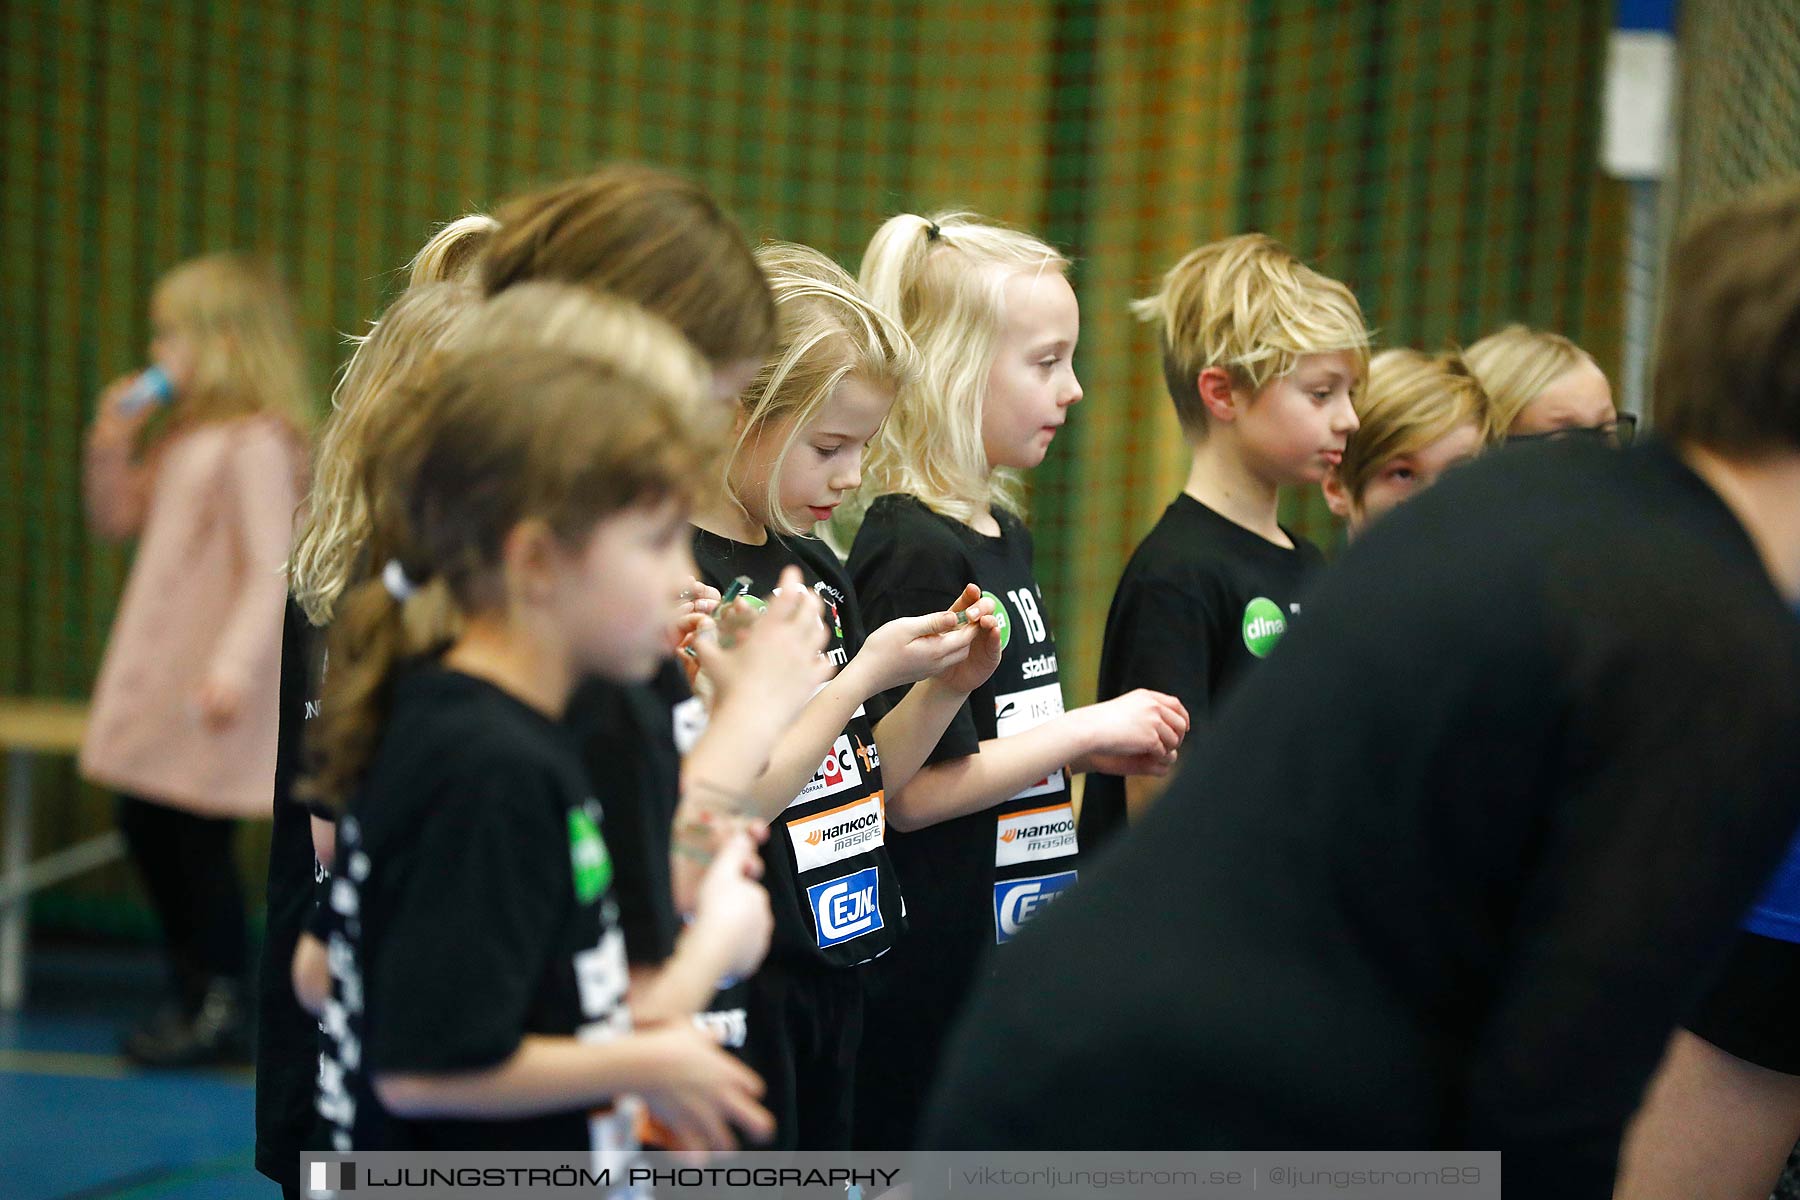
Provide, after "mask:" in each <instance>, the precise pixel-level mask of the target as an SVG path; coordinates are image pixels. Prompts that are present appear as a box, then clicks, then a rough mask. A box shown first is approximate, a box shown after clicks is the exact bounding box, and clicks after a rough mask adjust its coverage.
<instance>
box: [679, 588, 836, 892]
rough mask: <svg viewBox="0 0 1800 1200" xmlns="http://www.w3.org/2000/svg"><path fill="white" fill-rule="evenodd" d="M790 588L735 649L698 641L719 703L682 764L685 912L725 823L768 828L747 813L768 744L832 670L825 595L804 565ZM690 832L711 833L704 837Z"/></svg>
mask: <svg viewBox="0 0 1800 1200" xmlns="http://www.w3.org/2000/svg"><path fill="white" fill-rule="evenodd" d="M781 589H782V594H781V595H779V596H777V597H775V599H774V600H773V601H772V602H771V603H770V605H769V611H768V612H766V613H764V614H763V615H762V616H761V617H759V618H757V619H756V620H754V621H749V622H743V623H741V626H742V627H741V628H740V629H739V630H738V631H737V632H736V634H735V641H734V642H733V644H732V646H731V647H730V648H729V649H727V648H726V647H725V646H724V645H722V644H721V643H720V641H719V639H718V638H717V637H714V636H712V635H711V633H710V631H709V632H707V633H703V634H702V635H701V636H700V637H699V638H697V639H695V640H694V641H693V642H692V643H691V645H692V648H693V649H694V651H695V653H696V655H697V657H698V660H699V662H700V664H701V667H702V669H703V670H704V672H705V679H706V684H707V687H708V689H709V690H710V692H711V695H712V703H711V706H710V707H711V712H710V714H709V716H708V719H707V724H706V730H705V732H703V733H702V734H701V735H700V737H699V738H698V739H697V740H696V741H695V742H694V745H693V746H692V747H691V748H690V749H689V750H688V752H687V754H686V756H685V757H683V759H682V761H681V801H680V803H679V805H678V806H677V808H676V812H675V834H676V836H675V842H674V848H673V851H672V855H671V876H672V880H673V885H674V890H675V907H676V910H677V911H678V912H682V913H688V912H692V911H694V908H695V905H696V903H697V898H698V895H699V889H700V884H701V879H702V874H703V872H704V871H705V869H706V867H707V865H708V864H709V863H710V862H711V860H712V856H713V853H714V852H715V850H717V849H718V848H719V847H720V846H721V845H722V844H723V841H724V836H723V835H724V834H725V833H726V832H729V831H728V830H727V829H726V826H725V825H724V824H723V820H724V819H725V818H735V819H736V820H738V821H739V822H740V823H741V822H743V821H745V820H746V819H749V820H751V822H752V824H753V825H755V826H757V827H761V826H762V825H764V824H766V822H762V821H760V820H754V819H753V818H748V817H747V815H746V814H747V813H748V810H749V809H750V807H751V802H750V800H749V798H748V789H749V786H750V782H751V781H752V780H754V779H756V778H757V777H758V776H760V775H761V774H762V773H763V772H764V771H765V770H767V768H768V763H769V747H770V746H771V745H772V744H773V743H774V742H775V740H776V739H777V738H778V737H779V736H780V734H781V731H782V730H784V729H785V728H786V727H787V725H788V724H789V722H791V721H792V720H793V719H794V716H795V715H796V714H797V713H798V712H799V711H800V709H801V708H802V706H804V705H805V704H806V702H807V698H808V697H810V696H811V695H812V694H813V693H814V692H815V691H816V690H817V689H818V688H819V686H820V685H821V684H822V683H824V682H825V680H826V672H827V671H828V670H829V669H830V664H829V663H828V662H827V661H826V660H825V658H824V657H823V655H821V654H820V651H822V650H823V649H824V648H825V639H826V631H825V623H824V620H823V618H822V616H821V615H820V613H819V610H818V608H817V605H818V598H817V597H816V596H814V595H813V593H812V592H811V591H810V590H809V589H807V588H806V587H805V586H804V585H803V584H802V582H801V576H800V570H799V568H798V567H789V568H788V570H787V571H784V572H783V573H782V577H781ZM807 601H811V603H812V605H813V607H811V608H808V607H807V606H806V602H807ZM726 619H727V621H729V620H730V615H729V614H726ZM822 756H823V752H821V757H822ZM814 766H815V767H816V766H817V764H816V763H815V764H814ZM797 790H798V789H796V791H797ZM684 831H705V836H704V837H698V838H696V837H690V836H685V835H684Z"/></svg>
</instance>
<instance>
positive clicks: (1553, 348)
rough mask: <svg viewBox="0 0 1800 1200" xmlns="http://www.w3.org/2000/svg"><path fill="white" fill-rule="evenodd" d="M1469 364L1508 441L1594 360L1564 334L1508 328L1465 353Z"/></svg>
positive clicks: (1481, 341)
mask: <svg viewBox="0 0 1800 1200" xmlns="http://www.w3.org/2000/svg"><path fill="white" fill-rule="evenodd" d="M1463 361H1464V362H1466V363H1468V364H1469V370H1470V371H1472V372H1474V374H1475V378H1476V379H1477V380H1479V381H1480V383H1481V388H1482V390H1483V391H1485V392H1486V393H1487V395H1488V402H1489V403H1490V404H1491V405H1493V409H1494V425H1495V427H1496V428H1497V429H1498V430H1499V431H1500V435H1501V436H1502V437H1504V436H1505V435H1506V432H1507V431H1508V430H1510V429H1511V428H1512V427H1513V423H1514V422H1515V421H1517V420H1518V419H1519V415H1520V414H1521V413H1523V412H1524V411H1525V409H1526V408H1527V407H1528V406H1529V405H1530V404H1531V402H1532V401H1533V400H1536V399H1537V398H1538V395H1539V393H1541V392H1542V391H1543V390H1544V389H1545V388H1547V387H1549V386H1550V385H1551V384H1553V383H1555V382H1556V381H1557V380H1558V379H1561V378H1562V377H1563V376H1564V375H1567V374H1568V373H1569V372H1570V371H1573V370H1574V369H1575V368H1576V367H1579V366H1581V365H1582V364H1583V363H1591V362H1593V361H1594V360H1593V359H1592V358H1591V357H1590V356H1589V355H1588V353H1587V351H1585V350H1583V349H1582V348H1581V347H1580V346H1577V345H1576V344H1575V343H1574V342H1572V341H1570V340H1569V339H1568V338H1566V337H1564V336H1563V335H1562V334H1560V333H1551V332H1549V331H1548V330H1543V329H1529V328H1527V327H1526V326H1524V325H1508V326H1507V327H1506V328H1504V329H1501V330H1498V331H1496V332H1494V333H1490V334H1488V335H1487V336H1486V337H1484V338H1482V339H1481V340H1480V341H1479V342H1476V343H1475V344H1474V345H1473V346H1470V347H1469V348H1468V349H1467V350H1465V351H1463Z"/></svg>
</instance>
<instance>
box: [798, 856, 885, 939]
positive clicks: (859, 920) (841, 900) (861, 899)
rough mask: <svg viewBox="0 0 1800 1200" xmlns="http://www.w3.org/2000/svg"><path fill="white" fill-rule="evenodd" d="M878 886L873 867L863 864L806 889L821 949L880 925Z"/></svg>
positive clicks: (871, 931) (807, 900) (878, 881)
mask: <svg viewBox="0 0 1800 1200" xmlns="http://www.w3.org/2000/svg"><path fill="white" fill-rule="evenodd" d="M879 886H880V880H879V878H878V873H877V871H876V868H874V867H864V868H863V869H862V870H860V871H857V872H855V873H854V874H850V875H844V876H841V877H839V878H837V879H833V880H831V881H829V882H827V883H815V884H814V885H813V886H811V887H809V888H807V889H806V902H807V903H808V904H809V905H811V907H812V911H813V922H814V924H815V925H816V926H817V928H818V931H819V948H820V949H821V950H823V949H825V948H826V947H828V946H835V945H837V944H838V943H839V942H847V941H849V940H850V939H851V938H855V937H861V936H862V935H863V934H865V933H873V932H875V931H876V930H877V929H880V928H881V925H882V922H881V905H880V904H879V903H878V902H877V899H876V889H877V888H878V887H879Z"/></svg>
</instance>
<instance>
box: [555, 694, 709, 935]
mask: <svg viewBox="0 0 1800 1200" xmlns="http://www.w3.org/2000/svg"><path fill="white" fill-rule="evenodd" d="M669 669H670V670H672V671H674V672H675V674H676V676H679V675H680V668H678V667H670V668H669ZM673 686H675V685H671V684H669V683H668V682H666V680H665V679H664V677H662V676H659V677H658V679H657V681H656V683H655V684H654V685H651V686H645V687H632V688H627V687H621V686H619V685H618V684H614V683H608V682H604V681H594V682H591V683H589V684H587V685H586V686H585V687H583V688H582V689H581V691H579V692H578V693H576V697H575V700H574V701H573V702H572V703H571V705H570V709H569V717H568V722H567V723H568V726H569V728H570V730H571V732H572V733H573V734H574V736H575V738H576V740H577V742H578V743H579V745H580V748H581V759H582V766H583V767H584V768H586V771H587V777H588V781H589V783H590V784H591V785H592V786H593V789H594V796H595V798H596V799H597V800H599V802H600V811H601V824H600V830H601V836H602V837H604V838H605V839H606V845H607V848H608V849H609V850H610V851H611V854H612V862H613V897H614V899H615V900H617V902H618V906H619V925H620V927H621V929H622V930H623V931H624V934H625V955H626V957H627V958H628V959H630V961H631V962H633V963H637V964H649V965H655V964H657V963H661V962H663V961H664V960H665V959H667V958H668V957H669V955H671V954H673V953H674V952H675V939H676V936H677V934H679V933H680V921H679V918H678V917H677V916H676V913H675V900H674V893H673V882H672V879H671V875H670V865H669V834H670V826H671V823H672V822H673V820H674V808H675V799H676V791H677V789H678V788H679V786H680V774H681V764H680V757H679V756H678V755H677V754H676V751H675V731H674V716H673V707H674V703H675V701H672V700H671V699H670V698H668V696H669V693H671V692H672V690H673ZM680 686H681V688H682V690H683V691H685V690H686V689H685V685H680Z"/></svg>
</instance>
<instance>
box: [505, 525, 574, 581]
mask: <svg viewBox="0 0 1800 1200" xmlns="http://www.w3.org/2000/svg"><path fill="white" fill-rule="evenodd" d="M563 557H564V555H563V549H562V544H561V543H560V542H558V541H557V540H556V535H555V534H554V533H552V532H551V530H550V526H548V525H546V524H545V523H544V522H543V521H542V520H540V519H538V518H536V517H532V518H530V519H528V520H524V521H520V522H519V523H518V524H517V525H514V526H513V527H512V528H511V529H509V530H507V533H506V540H505V541H503V542H501V543H500V566H501V569H502V570H503V571H504V572H505V577H506V594H507V595H508V596H509V597H512V598H515V599H520V600H526V601H537V600H543V599H544V598H546V597H547V596H548V595H549V594H550V591H551V588H552V587H553V586H554V585H555V582H556V571H557V568H558V567H559V566H560V565H561V563H562V560H563Z"/></svg>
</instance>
